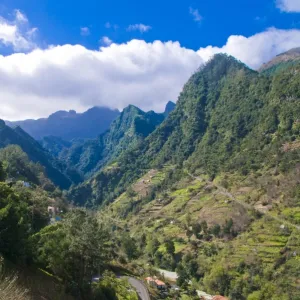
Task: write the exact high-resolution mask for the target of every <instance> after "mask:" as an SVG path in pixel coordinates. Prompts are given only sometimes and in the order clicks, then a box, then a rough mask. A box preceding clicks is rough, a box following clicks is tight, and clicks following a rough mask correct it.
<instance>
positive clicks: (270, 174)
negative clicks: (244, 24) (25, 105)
mask: <svg viewBox="0 0 300 300" xmlns="http://www.w3.org/2000/svg"><path fill="white" fill-rule="evenodd" d="M299 57H300V52H299V49H292V50H291V51H288V52H286V53H283V54H282V55H280V56H277V57H275V58H274V60H272V61H270V62H269V63H267V64H264V65H263V66H262V68H261V69H259V71H255V70H252V69H250V68H249V67H248V66H246V65H245V64H243V63H242V62H240V61H238V60H237V59H235V58H234V57H232V56H229V55H226V54H216V55H215V56H214V57H213V58H212V59H211V60H209V61H208V62H207V63H206V64H205V65H203V66H202V67H200V68H199V69H198V70H197V72H195V73H194V74H193V75H192V76H191V77H190V79H189V80H188V82H187V83H186V84H185V86H184V88H183V90H182V92H181V93H180V95H179V97H178V100H177V102H176V105H175V104H174V103H173V102H168V103H167V105H166V108H165V111H164V112H163V113H156V112H154V111H148V112H145V111H143V110H141V109H139V108H138V107H136V106H134V105H129V106H127V107H125V108H124V109H123V111H122V112H120V113H119V112H117V111H113V112H112V111H110V112H111V113H112V115H113V117H111V118H110V119H109V121H108V123H109V125H108V126H107V128H106V131H104V130H102V129H101V128H100V127H99V128H98V131H97V134H96V133H93V134H92V136H91V135H90V134H91V132H90V131H89V130H90V129H84V130H83V129H82V131H80V133H78V132H79V131H78V132H77V131H76V132H75V131H74V132H72V134H71V133H70V132H69V134H70V135H68V136H66V135H65V134H61V135H57V136H55V135H53V134H52V132H51V134H50V135H47V134H46V133H35V134H36V136H35V137H36V138H37V139H38V140H39V141H36V140H35V139H34V138H32V137H31V136H30V135H29V134H28V133H27V132H26V130H25V131H24V128H23V127H22V125H23V126H24V124H25V125H26V126H29V125H28V124H29V123H28V121H27V122H26V123H19V122H17V123H16V124H17V125H20V126H21V127H19V126H18V127H16V128H14V127H9V126H7V125H5V123H4V121H1V122H0V148H1V149H0V181H1V182H0V220H1V224H0V246H1V247H0V254H1V258H2V260H1V264H0V265H1V268H0V271H1V272H2V274H3V278H7V280H12V279H11V278H12V277H13V274H15V272H17V273H20V272H19V271H18V270H19V269H21V268H23V267H24V269H25V270H27V269H28V270H31V271H30V274H31V272H32V273H35V272H42V273H43V278H44V280H45V283H43V287H47V288H49V289H53V285H55V286H56V288H55V289H57V290H59V291H60V292H59V293H57V294H56V293H55V292H54V293H53V294H51V296H50V294H49V297H48V298H49V299H68V298H70V299H82V300H85V299H95V300H96V299H103V300H106V299H107V300H111V299H112V300H114V299H116V300H117V299H129V300H136V299H145V300H149V299H183V300H193V299H199V298H200V297H202V298H200V299H230V300H265V299H274V300H297V299H300V293H299V291H300V281H299V278H300V147H299V143H300V121H299V120H300V101H299V99H300V75H299V74H300V73H299V71H300V60H299ZM94 110H97V109H94ZM99 110H100V108H99ZM97 113H99V111H98V110H97ZM83 115H84V114H83ZM83 115H80V116H78V114H76V113H73V112H61V113H59V114H58V115H56V117H59V116H60V117H61V116H63V117H64V118H67V119H70V118H71V119H72V118H75V119H78V118H82V117H83ZM51 118H53V116H52V117H51ZM95 118H96V119H97V120H98V117H97V116H96V117H95ZM100 119H101V118H100ZM100 119H99V120H98V121H99V122H100V121H101V122H102V121H103V120H100ZM92 121H93V120H92ZM36 122H41V121H39V120H38V121H36ZM45 122H46V121H43V124H44V123H45ZM47 122H48V123H49V121H47ZM57 122H58V121H57ZM59 122H60V121H59ZM59 122H58V123H56V124H59ZM64 122H70V121H69V120H68V121H66V120H64ZM72 122H73V121H72ZM76 122H77V121H76ZM78 122H79V121H78ZM48 123H47V124H48ZM68 124H69V123H68ZM70 124H71V123H70ZM9 125H10V126H12V124H9ZM47 126H49V125H47ZM51 126H52V125H51V124H50V129H51ZM70 126H71V127H72V128H74V127H73V125H70ZM87 126H91V124H87ZM95 126H96V125H95ZM28 128H29V127H28ZM37 128H38V129H41V128H42V127H40V125H38V126H37ZM44 129H45V128H44ZM45 130H46V129H45ZM47 130H48V129H47ZM45 132H48V131H45ZM86 132H88V133H86ZM49 207H50V208H51V209H53V210H54V211H56V212H57V214H58V216H59V218H57V219H55V218H53V215H52V212H51V213H49ZM50 220H52V221H51V222H50ZM6 265H8V266H10V267H5V266H6ZM162 271H163V272H164V274H165V275H164V274H162ZM28 277H30V278H35V275H28ZM95 277H97V279H95V280H94V278H95ZM13 285H16V291H17V292H16V293H20V292H18V291H19V289H21V290H22V291H23V294H22V295H24V296H22V297H21V298H20V299H26V300H27V299H41V298H40V297H44V298H45V297H46V296H45V294H46V292H45V290H43V289H41V290H40V291H36V290H35V289H34V287H33V285H32V284H29V283H26V282H25V283H24V281H23V280H22V277H21V280H17V279H16V280H12V286H13ZM210 295H211V296H210ZM1 297H2V294H1V291H0V299H2V298H3V297H2V298H1ZM26 297H27V298H26ZM207 297H209V298H207ZM213 297H214V298H213ZM217 297H220V298H217ZM222 297H223V298H222ZM48 298H45V299H48ZM3 299H4V298H3ZM7 299H8V298H7ZM14 299H18V298H16V297H15V298H14Z"/></svg>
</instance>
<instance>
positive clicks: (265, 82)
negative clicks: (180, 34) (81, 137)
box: [77, 54, 300, 203]
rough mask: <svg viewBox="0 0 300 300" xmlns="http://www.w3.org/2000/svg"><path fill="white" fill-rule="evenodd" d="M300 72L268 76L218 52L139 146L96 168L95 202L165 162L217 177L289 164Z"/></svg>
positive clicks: (295, 128) (296, 128)
mask: <svg viewBox="0 0 300 300" xmlns="http://www.w3.org/2000/svg"><path fill="white" fill-rule="evenodd" d="M296 68H299V65H298V66H297V67H296ZM299 80H300V78H299V75H298V74H297V73H295V74H293V73H291V72H288V71H286V72H284V71H283V72H282V73H281V74H279V75H276V76H273V77H268V76H262V75H260V74H259V73H258V72H255V71H253V70H251V69H249V68H248V67H247V66H245V65H244V64H242V63H241V62H239V61H237V60H236V59H234V58H233V57H230V56H226V55H223V54H219V55H216V56H215V57H214V58H213V59H212V60H211V61H210V62H208V63H207V64H206V65H205V66H204V67H202V68H201V69H200V70H199V71H198V72H196V73H195V74H194V75H193V76H192V77H191V78H190V80H189V81H188V82H187V83H186V85H185V87H184V89H183V91H182V93H181V94H180V96H179V99H178V101H177V105H176V108H175V110H174V111H173V112H172V113H171V114H170V115H169V116H168V117H167V119H166V120H165V121H164V122H162V124H161V125H160V126H158V127H157V128H156V129H155V130H154V132H153V133H152V134H150V135H149V136H148V137H147V138H146V139H145V140H144V141H143V142H142V143H139V144H137V147H136V148H134V149H133V150H131V151H123V152H122V153H121V154H122V155H121V156H120V158H119V159H118V160H117V163H116V165H117V168H113V169H110V170H109V172H107V170H102V171H100V173H98V174H97V175H96V176H95V178H94V179H93V180H92V181H91V183H92V184H93V189H91V190H93V195H91V198H92V199H93V200H92V202H93V203H101V202H103V201H104V200H105V199H106V197H109V198H110V196H108V195H111V193H114V192H116V191H117V190H120V189H121V190H122V188H123V187H125V186H126V185H127V184H128V183H131V182H132V181H133V180H134V179H136V178H138V177H139V176H140V175H141V174H142V173H143V172H145V170H147V169H150V168H152V167H160V166H162V165H163V164H166V163H171V164H182V163H183V162H185V164H186V166H187V167H188V168H189V169H190V170H191V171H196V170H203V172H205V173H207V174H209V176H211V177H212V178H214V177H215V176H217V175H218V174H219V173H220V172H222V171H228V170H232V171H238V172H242V173H245V174H246V173H248V172H251V171H252V170H254V169H260V168H262V166H265V165H266V164H267V165H268V166H271V165H274V164H275V165H278V167H279V168H281V169H284V168H288V165H287V159H286V157H288V156H289V155H291V154H290V153H286V152H282V145H283V144H285V143H290V142H292V141H293V140H297V139H298V137H299V122H298V120H299V116H300V112H299V101H298V98H297V95H298V93H299V85H298V83H299ZM286 82H289V84H286ZM108 149H111V148H109V147H108ZM121 149H124V150H125V147H121V148H120V150H121ZM293 155H294V156H296V152H294V153H293ZM295 159H296V158H295ZM293 162H294V160H292V161H289V163H288V164H292V163H293ZM101 180H104V182H105V183H106V184H105V185H103V184H102V183H101ZM110 180H113V184H111V183H110ZM98 181H99V182H98ZM98 183H99V185H98ZM86 185H89V183H85V184H84V185H83V186H85V188H86ZM78 189H80V186H79V187H77V192H78ZM98 189H99V190H98ZM78 195H80V193H79V194H78ZM95 195H97V196H95ZM85 196H86V195H85Z"/></svg>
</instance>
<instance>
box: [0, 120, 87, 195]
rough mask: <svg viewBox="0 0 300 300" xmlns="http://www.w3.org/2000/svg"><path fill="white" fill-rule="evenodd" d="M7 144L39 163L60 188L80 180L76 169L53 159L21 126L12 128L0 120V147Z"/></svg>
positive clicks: (67, 186)
mask: <svg viewBox="0 0 300 300" xmlns="http://www.w3.org/2000/svg"><path fill="white" fill-rule="evenodd" d="M9 145H17V146H19V147H20V148H21V149H22V150H23V151H24V152H25V153H26V154H27V155H28V157H29V159H30V160H31V161H33V162H37V163H39V164H41V165H42V166H43V167H44V168H45V172H46V175H47V176H48V178H49V179H50V180H51V181H52V182H53V183H54V184H56V185H57V186H59V187H61V188H62V189H67V188H69V187H70V185H71V184H72V183H78V182H80V180H81V178H80V176H79V175H78V173H77V172H76V171H74V170H73V169H70V168H67V167H66V165H65V164H64V163H63V162H61V161H58V160H57V159H55V158H54V157H53V156H52V155H50V153H49V152H48V151H47V150H45V149H44V148H43V147H42V146H41V145H40V144H39V143H38V142H37V141H35V140H34V139H33V138H32V137H31V136H30V135H28V134H27V133H26V132H25V131H24V130H23V129H22V128H21V127H16V128H14V129H12V128H10V127H8V126H6V125H5V122H4V121H2V120H0V148H5V147H6V146H9Z"/></svg>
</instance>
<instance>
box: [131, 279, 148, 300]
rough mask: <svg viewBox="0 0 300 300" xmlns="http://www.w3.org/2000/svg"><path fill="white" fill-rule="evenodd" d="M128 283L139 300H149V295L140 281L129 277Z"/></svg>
mask: <svg viewBox="0 0 300 300" xmlns="http://www.w3.org/2000/svg"><path fill="white" fill-rule="evenodd" d="M128 282H129V283H130V284H131V285H132V286H133V287H134V288H135V290H136V291H137V294H138V296H139V299H141V300H150V295H149V292H148V289H147V288H146V286H145V284H144V283H143V282H142V281H140V280H138V279H136V278H134V277H129V278H128Z"/></svg>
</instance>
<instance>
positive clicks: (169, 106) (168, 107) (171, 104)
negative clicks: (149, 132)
mask: <svg viewBox="0 0 300 300" xmlns="http://www.w3.org/2000/svg"><path fill="white" fill-rule="evenodd" d="M175 106H176V104H175V103H174V102H172V101H168V103H167V104H166V108H165V111H164V115H165V116H168V115H169V113H170V112H172V111H173V110H174V109H175Z"/></svg>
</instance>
